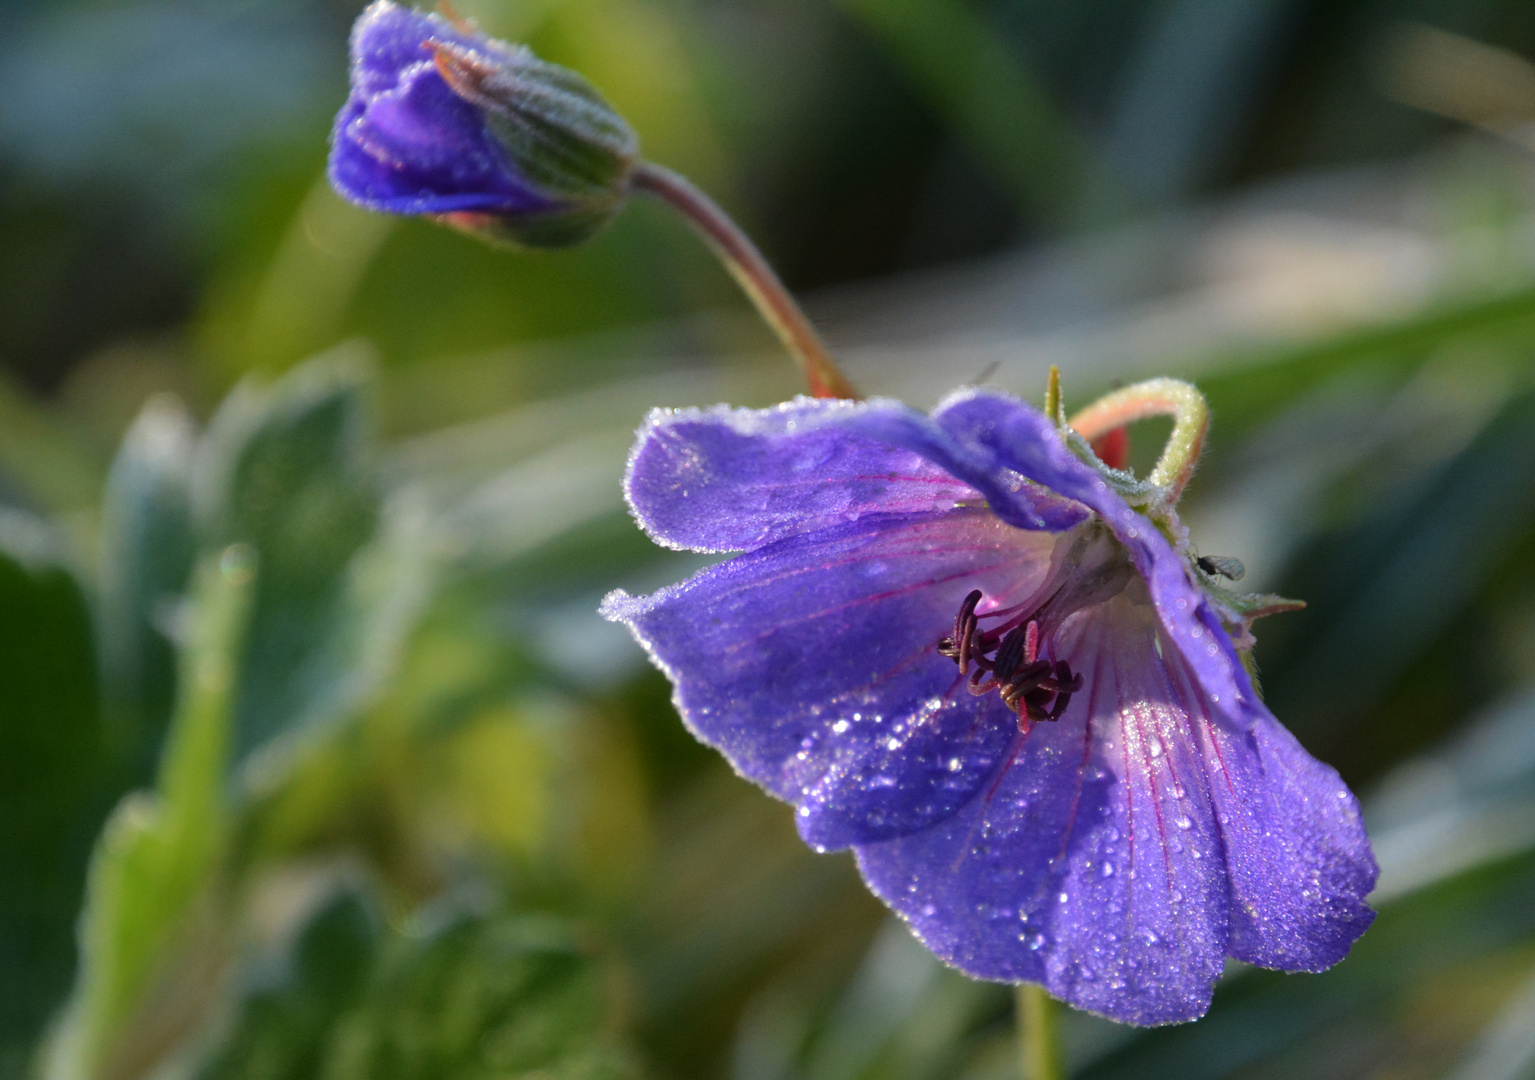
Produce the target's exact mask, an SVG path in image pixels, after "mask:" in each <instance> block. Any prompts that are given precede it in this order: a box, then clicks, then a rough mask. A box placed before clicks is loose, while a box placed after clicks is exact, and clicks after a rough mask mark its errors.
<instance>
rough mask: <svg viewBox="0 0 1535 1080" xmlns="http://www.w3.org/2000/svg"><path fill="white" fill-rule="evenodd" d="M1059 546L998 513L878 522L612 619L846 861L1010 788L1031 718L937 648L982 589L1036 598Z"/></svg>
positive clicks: (731, 566)
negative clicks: (981, 691)
mask: <svg viewBox="0 0 1535 1080" xmlns="http://www.w3.org/2000/svg"><path fill="white" fill-rule="evenodd" d="M1053 545H1054V539H1053V537H1052V536H1051V534H1048V533H1031V532H1025V531H1023V530H1018V529H1014V528H1012V527H1010V526H1007V525H1004V524H1003V523H1001V522H1000V521H998V520H997V519H996V518H995V517H993V516H992V515H991V514H989V513H986V512H984V511H982V510H951V511H947V512H945V513H941V514H918V515H865V516H864V517H862V518H860V519H859V520H858V521H855V522H851V523H844V524H842V525H839V526H835V527H829V528H826V529H822V530H820V531H818V532H816V533H814V534H807V535H801V536H795V537H790V538H788V539H785V540H781V541H778V542H776V543H774V544H771V545H769V546H767V547H764V548H760V549H758V550H756V551H754V552H751V553H748V554H746V555H742V556H739V557H737V558H735V559H733V560H731V561H729V562H725V563H722V564H720V565H718V566H714V567H711V568H709V569H707V570H705V571H703V572H701V573H699V574H698V575H696V576H695V577H693V578H692V579H691V580H689V581H687V582H684V583H682V584H681V585H678V586H674V587H672V588H671V589H667V590H665V591H663V592H661V593H657V594H656V595H654V596H651V597H646V598H634V597H630V596H627V595H625V594H622V593H615V594H614V595H613V596H610V597H609V598H608V599H607V600H606V601H605V602H604V604H603V614H604V615H605V616H606V617H607V618H609V619H614V620H616V621H620V622H623V623H626V624H627V625H628V626H629V627H630V629H631V630H632V631H633V632H634V633H635V635H636V636H637V637H638V638H639V639H640V641H641V643H642V644H644V645H645V647H646V648H647V649H648V650H649V652H650V654H651V657H652V659H653V660H654V661H655V662H656V663H657V665H658V666H659V667H661V669H662V670H663V671H664V672H666V674H667V675H668V676H669V677H670V678H671V680H672V682H673V684H674V685H675V686H676V688H677V691H676V703H677V707H678V710H679V711H680V712H681V714H682V716H683V719H684V720H685V721H686V722H687V724H688V726H689V727H690V728H691V729H692V731H693V733H694V734H695V735H697V736H698V738H700V739H701V740H703V741H704V742H706V743H708V744H709V745H711V746H714V747H717V748H718V749H720V750H721V751H722V752H723V753H724V754H725V756H726V757H727V758H728V759H729V760H730V763H731V764H732V765H733V766H734V767H735V768H736V770H737V771H738V772H740V773H741V774H742V775H744V776H746V777H747V778H748V779H751V780H753V781H755V782H757V783H759V784H761V785H762V786H763V787H765V788H766V789H767V790H768V791H770V792H772V793H773V794H774V795H776V796H778V797H779V798H781V799H784V800H785V801H787V802H790V803H793V804H795V805H796V806H797V807H798V808H799V810H798V812H797V815H796V820H797V823H798V826H799V828H800V832H801V835H803V836H804V837H805V839H806V841H807V842H809V843H810V844H812V845H814V846H816V847H820V848H823V849H831V848H837V847H844V846H847V845H848V844H850V843H854V842H859V841H867V840H871V839H876V838H883V837H888V836H897V835H901V834H903V833H907V832H910V831H912V830H914V829H918V828H921V827H923V826H924V825H926V824H928V823H929V822H932V821H936V820H940V819H942V818H943V817H945V816H947V815H949V814H952V813H953V812H954V811H955V810H956V809H957V808H958V807H959V806H961V805H963V804H964V803H965V802H967V801H968V800H969V799H970V798H971V796H972V794H973V793H974V792H975V791H976V790H977V789H978V788H979V786H980V785H981V784H982V783H983V782H984V781H985V780H986V779H987V778H988V777H990V776H992V775H993V774H994V773H995V771H996V770H995V766H996V764H997V762H998V760H999V757H1000V755H1002V754H1003V753H1004V752H1005V751H1006V749H1007V747H1008V746H1009V744H1010V743H1011V742H1012V740H1013V736H1014V735H1015V734H1016V732H1017V718H1016V716H1015V715H1014V714H1013V713H1012V712H1011V711H1010V710H1009V709H1008V708H1007V707H1006V706H1005V705H1003V704H1002V703H1001V701H1000V700H999V699H998V697H997V695H996V694H990V695H987V696H986V697H981V698H977V697H973V696H971V695H970V694H968V693H967V692H966V691H965V690H964V688H963V686H961V685H958V672H957V670H956V668H955V665H954V663H953V662H952V661H950V660H947V659H945V658H944V657H942V656H941V655H939V654H938V652H937V649H936V644H937V641H938V639H939V638H940V637H942V636H943V635H944V634H945V633H947V632H948V630H949V629H950V627H951V626H952V623H953V619H954V614H955V611H956V610H957V609H958V607H959V604H960V601H961V600H962V599H963V598H964V596H965V595H966V593H968V592H969V591H970V590H971V589H973V588H981V589H983V590H984V591H985V592H986V593H987V595H988V596H989V597H994V598H995V601H996V603H997V604H999V605H1000V604H1004V603H1008V602H1012V601H1013V600H1014V599H1016V598H1017V597H1018V595H1019V594H1020V593H1021V594H1024V595H1026V594H1027V592H1028V590H1030V589H1032V588H1033V587H1035V586H1036V585H1037V584H1038V583H1039V581H1040V580H1041V579H1042V577H1043V576H1044V574H1045V572H1046V570H1047V568H1048V563H1049V554H1050V551H1051V548H1052V547H1053Z"/></svg>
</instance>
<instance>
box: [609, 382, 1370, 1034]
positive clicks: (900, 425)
mask: <svg viewBox="0 0 1535 1080" xmlns="http://www.w3.org/2000/svg"><path fill="white" fill-rule="evenodd" d="M1159 385H1160V387H1161V389H1162V390H1167V386H1166V385H1165V381H1164V384H1159ZM1180 385H1183V384H1180ZM1175 389H1176V388H1175ZM1184 390H1186V391H1187V392H1188V393H1195V392H1194V391H1193V390H1192V388H1190V387H1186V386H1184ZM1182 392H1183V390H1180V391H1179V393H1182ZM1200 404H1201V407H1202V401H1201V402H1200ZM1068 435H1069V433H1066V432H1064V431H1063V429H1062V428H1061V427H1060V426H1059V424H1058V423H1057V422H1056V421H1052V420H1050V419H1047V418H1046V417H1045V416H1043V415H1041V414H1040V413H1039V412H1037V411H1036V410H1034V409H1033V408H1031V407H1030V406H1028V405H1026V404H1024V403H1022V402H1020V401H1018V400H1016V399H1014V398H1011V397H1007V396H1005V395H1002V394H999V393H995V392H991V391H987V390H982V389H978V388H972V389H968V390H964V391H961V392H960V393H958V394H956V395H954V396H953V397H951V398H950V399H949V400H948V401H946V402H945V403H944V404H943V405H941V406H940V407H939V408H938V410H937V411H936V412H934V413H933V414H932V415H931V416H926V415H923V414H921V413H918V412H916V411H914V410H912V409H910V408H907V407H906V406H904V405H901V404H899V403H898V402H892V401H880V400H873V401H868V402H861V403H852V402H838V401H825V400H820V401H812V400H808V399H801V400H798V401H795V402H792V403H789V404H786V405H783V406H780V407H778V408H775V409H768V410H764V411H748V410H734V411H733V410H728V409H724V408H719V409H714V410H708V411H697V410H683V411H678V412H663V411H657V412H656V413H654V414H652V416H651V418H650V421H649V422H648V423H647V424H646V426H645V427H644V428H643V429H642V430H641V431H640V433H639V437H638V441H637V443H636V445H635V448H634V452H633V456H632V458H631V459H630V464H629V471H628V476H627V479H626V483H625V491H626V493H627V496H628V499H629V504H630V506H631V508H632V510H633V513H634V515H635V517H636V519H637V520H638V521H639V523H640V525H641V526H642V527H643V528H644V529H645V530H646V531H647V532H648V533H649V534H650V535H651V536H652V537H653V538H654V539H655V540H657V541H658V542H660V543H662V544H665V545H667V546H671V547H677V548H689V549H693V550H696V551H715V552H725V551H737V552H741V553H742V554H739V555H737V556H736V557H734V558H732V559H729V560H727V561H724V562H721V563H719V564H717V565H715V566H712V567H710V568H708V569H706V570H704V571H702V572H700V573H699V574H697V575H695V576H694V577H693V578H691V579H690V580H688V581H685V582H683V583H681V584H679V585H676V586H673V587H671V588H668V589H664V590H662V591H661V592H659V593H656V594H655V595H653V596H647V597H634V596H630V595H628V594H626V593H623V592H615V593H614V594H612V595H611V596H609V597H608V598H607V600H606V601H605V602H604V605H603V612H604V614H605V615H606V616H607V617H608V618H610V619H614V620H617V621H619V622H622V623H624V624H626V625H627V626H628V627H629V628H630V629H631V630H632V631H633V633H634V634H635V636H636V637H637V638H638V639H639V641H640V642H641V644H643V645H644V647H645V648H646V649H647V650H648V651H649V654H650V656H651V658H652V659H653V660H654V662H655V663H656V664H657V665H658V666H659V667H660V668H661V670H662V671H664V672H665V673H666V674H667V676H668V677H669V678H670V679H671V681H672V683H673V684H674V687H675V701H676V704H677V707H678V710H679V711H680V713H681V715H682V718H683V720H684V722H686V724H687V725H688V726H689V728H690V729H691V730H692V731H693V733H694V734H695V735H697V736H698V738H700V739H702V740H703V741H704V742H706V743H709V744H710V745H712V746H715V747H717V748H719V749H720V750H721V751H722V752H723V753H724V754H725V756H726V757H727V758H728V759H729V760H730V763H731V764H732V765H733V766H734V767H735V768H736V769H737V771H739V772H740V773H741V774H742V775H743V776H746V777H747V778H749V779H751V780H753V781H755V782H756V783H758V784H760V785H761V786H763V787H764V788H766V789H767V790H768V791H769V792H771V793H772V794H773V795H776V796H777V797H779V798H781V799H783V800H785V801H786V802H789V803H791V804H792V805H793V806H794V807H795V808H796V809H795V821H796V823H797V825H798V827H799V831H800V834H801V835H802V836H803V837H804V839H805V840H806V842H808V843H809V844H811V845H812V846H814V847H816V848H817V849H820V850H827V851H829V850H834V849H839V848H847V847H851V848H852V849H853V852H854V854H855V855H856V857H857V861H858V866H859V869H860V871H861V872H862V874H863V877H864V879H865V881H867V882H868V884H869V887H870V888H871V889H872V890H873V891H874V892H875V893H876V894H877V895H878V896H879V897H880V898H881V899H883V900H884V901H885V903H887V904H889V905H890V907H892V908H893V909H894V910H895V911H896V912H897V913H898V914H899V915H900V916H901V917H902V918H903V919H905V920H906V922H907V923H908V924H909V925H910V927H911V928H912V930H913V931H914V932H915V933H916V934H917V936H918V937H919V938H920V939H921V940H922V941H923V942H924V943H926V945H927V946H928V947H929V948H931V949H932V950H933V951H934V952H935V953H937V954H938V956H939V957H941V958H942V959H943V960H945V961H946V962H948V963H950V964H952V965H954V966H955V967H957V968H959V969H960V970H962V971H965V972H967V973H969V974H971V975H973V976H976V977H978V978H983V979H996V980H1003V981H1009V982H1017V981H1030V982H1037V983H1040V984H1043V985H1044V986H1045V987H1046V988H1047V989H1048V990H1049V991H1050V992H1051V993H1052V994H1054V995H1056V996H1057V997H1060V998H1062V999H1064V1000H1065V1001H1067V1002H1069V1003H1071V1004H1073V1005H1076V1006H1078V1007H1080V1008H1083V1009H1089V1010H1092V1011H1094V1012H1098V1013H1102V1014H1104V1015H1106V1016H1110V1017H1113V1018H1115V1019H1118V1020H1122V1021H1126V1022H1130V1023H1135V1024H1161V1023H1170V1022H1175V1021H1182V1020H1190V1019H1193V1018H1195V1017H1198V1016H1200V1015H1201V1014H1202V1013H1203V1012H1204V1011H1205V1009H1206V1008H1207V1007H1208V1005H1209V1001H1210V994H1211V987H1212V984H1213V983H1214V981H1215V980H1216V978H1217V977H1219V975H1220V973H1221V970H1222V965H1223V961H1224V958H1225V957H1226V956H1234V957H1237V958H1239V959H1242V960H1246V961H1249V962H1251V963H1254V964H1259V965H1262V966H1265V967H1273V968H1282V969H1285V970H1290V971H1320V970H1322V969H1323V968H1326V967H1328V966H1329V965H1331V964H1333V963H1335V962H1337V961H1338V960H1339V959H1340V958H1342V957H1343V955H1344V954H1345V953H1346V952H1347V951H1348V948H1349V946H1350V944H1351V943H1352V942H1353V941H1354V940H1355V939H1356V938H1357V937H1358V936H1359V935H1360V934H1361V933H1363V932H1364V930H1365V928H1366V927H1367V926H1369V924H1370V921H1371V919H1372V918H1373V912H1371V910H1370V909H1369V908H1368V907H1367V906H1366V904H1365V902H1364V901H1365V897H1366V896H1367V895H1368V893H1369V892H1370V890H1371V889H1372V888H1373V887H1374V883H1375V877H1376V867H1375V862H1374V859H1373V857H1372V855H1371V852H1370V846H1369V842H1368V840H1367V839H1366V837H1365V833H1364V830H1363V828H1362V826H1361V824H1360V820H1359V811H1358V806H1357V804H1356V803H1355V800H1354V798H1353V796H1352V795H1351V794H1350V793H1349V791H1348V790H1347V788H1346V787H1345V786H1344V785H1343V783H1342V781H1341V780H1340V779H1339V778H1338V775H1337V773H1335V772H1334V771H1333V770H1332V769H1330V768H1328V767H1327V766H1325V765H1323V764H1321V763H1320V762H1318V761H1316V760H1315V759H1313V758H1312V757H1311V756H1310V755H1309V754H1307V753H1306V751H1305V750H1304V749H1302V748H1301V746H1300V745H1299V744H1298V743H1297V742H1296V741H1295V739H1294V738H1293V737H1292V736H1291V735H1290V734H1289V732H1287V731H1286V730H1285V729H1284V728H1283V727H1281V726H1280V724H1279V723H1278V721H1276V720H1275V718H1274V717H1273V715H1272V714H1271V713H1270V712H1269V711H1268V709H1267V708H1266V707H1265V706H1264V705H1263V703H1262V702H1261V701H1260V700H1259V698H1258V695H1257V692H1256V690H1255V689H1254V686H1253V684H1252V681H1251V679H1250V678H1249V677H1248V674H1247V672H1246V670H1245V668H1244V667H1243V663H1242V658H1241V655H1240V654H1239V652H1238V645H1237V642H1241V643H1242V644H1243V645H1244V646H1245V644H1246V643H1248V642H1250V640H1251V635H1250V631H1249V626H1248V624H1249V623H1250V621H1251V618H1252V617H1254V616H1255V615H1256V614H1260V613H1262V612H1263V611H1267V610H1277V609H1278V608H1279V607H1282V606H1283V603H1282V602H1279V601H1277V598H1266V597H1250V598H1244V597H1239V596H1238V595H1237V594H1234V593H1230V592H1227V591H1225V590H1218V589H1215V588H1213V587H1211V585H1210V583H1209V578H1208V576H1206V575H1207V574H1208V573H1209V572H1210V571H1208V570H1204V568H1202V567H1198V566H1196V564H1195V558H1196V557H1195V556H1194V555H1193V553H1192V552H1190V551H1189V550H1188V549H1187V546H1186V542H1184V541H1182V540H1181V537H1182V536H1183V535H1184V531H1183V529H1182V526H1181V525H1179V524H1178V523H1177V520H1176V517H1175V516H1173V511H1172V510H1171V509H1170V507H1169V506H1168V503H1169V502H1170V501H1171V499H1170V498H1169V497H1168V495H1169V492H1172V493H1173V494H1175V492H1174V491H1173V489H1171V488H1167V489H1161V488H1158V489H1156V490H1149V489H1148V491H1147V492H1146V494H1147V498H1146V500H1145V501H1143V502H1142V503H1140V504H1138V505H1141V506H1143V507H1144V508H1145V509H1144V512H1143V511H1142V510H1138V509H1136V508H1134V507H1132V505H1131V504H1130V503H1129V502H1127V501H1126V499H1127V498H1129V497H1130V496H1128V495H1125V494H1122V492H1123V491H1125V490H1128V488H1127V487H1126V485H1132V484H1134V483H1136V481H1134V479H1133V478H1132V477H1129V476H1128V475H1127V474H1125V473H1120V472H1114V471H1111V470H1106V469H1105V467H1104V465H1103V463H1101V462H1100V461H1098V459H1097V458H1096V457H1094V455H1093V453H1092V451H1091V450H1090V449H1089V448H1088V444H1087V443H1086V442H1085V441H1083V440H1082V439H1081V438H1077V437H1075V436H1072V437H1070V438H1068V437H1067V436H1068ZM1073 438H1074V439H1075V441H1074V442H1073V441H1072V439H1073ZM1199 443H1200V438H1198V437H1195V438H1191V439H1189V440H1186V441H1185V445H1187V446H1192V447H1197V446H1198V445H1199ZM1190 470H1191V466H1190V467H1189V468H1187V469H1170V470H1168V475H1178V476H1186V475H1187V473H1188V472H1189V471H1190ZM1116 485H1119V486H1118V487H1116ZM1153 486H1154V485H1153ZM1169 537H1176V538H1180V539H1179V540H1178V541H1177V542H1176V543H1175V541H1173V540H1169ZM1210 567H1211V568H1212V569H1213V570H1214V571H1215V572H1216V573H1221V572H1222V570H1223V569H1234V567H1232V566H1230V565H1229V564H1225V563H1224V561H1221V560H1211V562H1210Z"/></svg>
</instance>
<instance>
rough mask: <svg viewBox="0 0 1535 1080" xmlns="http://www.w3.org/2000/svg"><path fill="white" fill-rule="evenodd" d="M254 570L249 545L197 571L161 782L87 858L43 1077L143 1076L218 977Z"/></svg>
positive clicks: (129, 805) (127, 806)
mask: <svg viewBox="0 0 1535 1080" xmlns="http://www.w3.org/2000/svg"><path fill="white" fill-rule="evenodd" d="M254 574H255V564H254V556H253V554H252V553H251V551H250V549H249V548H248V547H246V546H244V545H236V546H231V547H230V548H227V549H225V551H223V552H221V553H219V554H218V555H217V556H213V557H208V558H205V559H204V560H203V561H202V563H201V565H200V566H199V569H198V571H197V577H196V581H195V584H194V587H193V592H192V597H191V600H190V605H191V608H190V612H189V614H188V623H187V627H186V633H187V646H186V648H185V650H184V651H183V653H182V668H181V678H180V680H179V682H180V688H179V694H178V704H177V708H176V715H175V717H174V719H173V720H172V724H171V729H170V732H169V736H168V739H167V742H166V747H165V753H164V756H163V759H162V761H161V764H160V775H159V781H158V784H157V786H156V790H155V792H154V793H152V794H151V793H145V792H137V793H134V794H132V795H129V796H128V797H127V798H126V799H124V800H123V801H122V803H120V804H119V805H118V807H117V809H116V811H114V812H113V814H112V817H111V818H110V819H109V820H108V822H107V825H106V828H105V830H104V831H103V833H102V836H101V839H100V840H99V841H98V843H97V847H96V852H95V855H94V856H93V858H92V862H91V868H90V877H89V882H88V887H87V897H86V905H85V910H84V912H83V914H82V915H81V922H80V943H81V949H82V955H81V960H80V971H79V974H78V976H77V980H76V989H75V993H74V996H73V998H72V999H71V1002H70V1005H69V1007H68V1009H67V1010H66V1012H65V1014H64V1017H63V1019H62V1021H61V1023H60V1025H59V1027H58V1028H57V1030H56V1031H55V1032H54V1034H53V1037H52V1038H51V1040H50V1044H49V1046H48V1049H47V1057H46V1068H45V1074H46V1075H47V1076H48V1077H49V1078H50V1080H87V1078H96V1077H101V1078H114V1080H117V1078H121V1080H128V1078H131V1077H136V1076H140V1075H143V1074H144V1073H146V1072H147V1071H148V1070H149V1069H150V1068H152V1067H153V1066H154V1065H156V1064H157V1063H158V1062H159V1060H160V1058H161V1057H162V1056H163V1055H164V1054H165V1053H166V1052H167V1050H168V1049H169V1048H171V1047H173V1046H174V1045H176V1043H177V1042H178V1041H179V1040H180V1039H181V1038H182V1037H184V1036H185V1034H186V1031H187V1029H188V1028H189V1027H190V1026H191V1025H193V1024H194V1023H195V1022H196V1021H197V1020H198V1019H199V1018H200V1017H201V1015H202V1014H203V1013H204V1012H205V1010H206V1009H207V1008H208V1006H209V1004H210V999H211V995H212V992H213V990H214V989H215V988H216V986H217V983H218V981H219V978H220V977H221V973H222V971H223V968H224V965H225V962H226V960H227V955H226V953H227V951H228V950H229V949H230V948H231V947H232V946H233V944H234V942H233V941H232V940H230V939H229V938H228V937H227V936H221V935H220V933H219V931H220V929H221V926H220V917H219V908H220V906H221V904H223V903H224V902H225V900H226V898H225V897H224V896H223V894H222V890H221V887H220V875H219V868H220V865H221V861H222V859H223V856H224V853H225V849H226V846H227V840H228V836H227V833H228V817H229V812H228V806H227V800H226V794H225V788H224V776H225V771H226V762H227V759H228V755H229V743H230V738H231V730H230V728H231V725H230V720H231V716H230V712H231V705H232V701H231V695H232V690H233V687H234V686H235V680H236V672H237V668H236V666H235V665H236V659H237V657H238V655H239V646H240V640H241V636H242V633H243V631H244V629H245V625H246V621H247V612H248V609H249V606H250V593H251V591H252V589H251V585H252V578H253V576H254Z"/></svg>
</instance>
